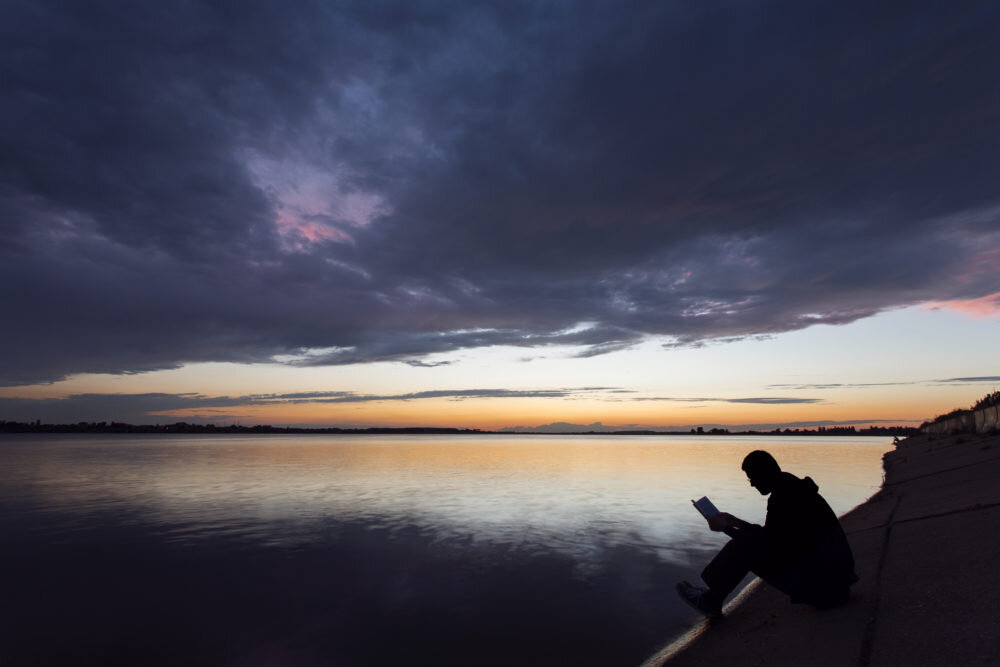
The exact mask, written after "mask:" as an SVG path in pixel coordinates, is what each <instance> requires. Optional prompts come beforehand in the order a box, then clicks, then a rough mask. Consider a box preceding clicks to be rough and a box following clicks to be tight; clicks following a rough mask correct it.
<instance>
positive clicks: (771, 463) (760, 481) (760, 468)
mask: <svg viewBox="0 0 1000 667" xmlns="http://www.w3.org/2000/svg"><path fill="white" fill-rule="evenodd" d="M743 472H745V473H746V474H747V479H749V480H750V486H752V487H753V488H755V489H757V490H758V491H759V492H760V495H762V496H766V495H767V494H769V493H771V491H772V490H773V489H774V483H775V482H776V481H778V476H779V475H781V468H780V467H778V462H777V461H775V460H774V457H773V456H771V455H770V454H768V453H767V452H765V451H763V450H760V449H758V450H757V451H754V452H750V453H749V454H747V455H746V458H744V459H743Z"/></svg>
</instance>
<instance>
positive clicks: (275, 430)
mask: <svg viewBox="0 0 1000 667" xmlns="http://www.w3.org/2000/svg"><path fill="white" fill-rule="evenodd" d="M918 432H919V429H918V428H916V427H913V426H868V427H866V428H861V429H858V428H855V427H854V426H820V427H818V428H816V429H803V428H796V429H791V428H785V429H781V428H776V429H774V430H770V431H752V430H751V431H730V430H729V429H726V428H712V429H708V430H705V429H703V428H701V427H699V428H697V429H691V430H690V431H655V430H623V431H584V432H580V431H567V432H565V433H544V434H543V433H522V434H520V435H579V436H587V435H699V436H700V435H770V436H776V435H778V436H784V435H816V436H825V435H840V436H844V435H848V436H850V435H866V436H900V437H905V436H909V435H914V434H916V433H918ZM0 433H136V434H141V433H168V434H180V433H219V434H241V435H242V434H247V435H252V434H276V435H282V434H289V435H292V434H300V433H301V434H309V433H314V434H333V435H336V434H345V435H360V434H372V435H389V434H400V435H421V434H426V435H488V434H497V435H511V434H510V433H507V432H504V433H499V432H497V431H483V430H481V429H476V428H439V427H429V426H411V427H402V428H390V427H372V428H339V427H328V428H322V427H321V428H302V427H296V426H271V425H268V424H258V425H255V426H241V425H238V424H232V425H230V426H216V425H215V424H189V423H187V422H176V423H174V424H127V423H124V422H106V421H102V422H77V423H75V424H43V423H42V422H41V420H36V421H33V422H18V421H3V420H0Z"/></svg>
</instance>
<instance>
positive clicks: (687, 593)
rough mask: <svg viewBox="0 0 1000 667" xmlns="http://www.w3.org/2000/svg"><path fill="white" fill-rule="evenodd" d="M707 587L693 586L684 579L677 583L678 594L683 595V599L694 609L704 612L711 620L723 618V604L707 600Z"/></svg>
mask: <svg viewBox="0 0 1000 667" xmlns="http://www.w3.org/2000/svg"><path fill="white" fill-rule="evenodd" d="M707 593H708V589H707V588H700V587H699V586H692V585H691V584H689V583H688V582H686V581H682V582H681V583H679V584H677V594H678V595H680V596H681V599H682V600H684V601H685V602H687V603H688V605H690V606H691V607H693V608H694V609H697V610H698V611H699V612H701V613H702V614H704V615H705V616H706V617H707V618H708V619H709V620H715V619H717V618H722V605H720V604H718V603H712V602H711V601H709V600H707V599H706V597H707V595H706V594H707Z"/></svg>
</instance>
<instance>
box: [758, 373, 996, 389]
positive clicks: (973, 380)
mask: <svg viewBox="0 0 1000 667" xmlns="http://www.w3.org/2000/svg"><path fill="white" fill-rule="evenodd" d="M996 382H1000V375H983V376H979V377H964V378H947V379H938V380H910V381H905V382H844V383H841V382H836V383H818V384H813V383H805V384H769V385H767V388H768V389H798V390H801V389H859V388H865V387H899V386H906V385H934V384H990V383H996Z"/></svg>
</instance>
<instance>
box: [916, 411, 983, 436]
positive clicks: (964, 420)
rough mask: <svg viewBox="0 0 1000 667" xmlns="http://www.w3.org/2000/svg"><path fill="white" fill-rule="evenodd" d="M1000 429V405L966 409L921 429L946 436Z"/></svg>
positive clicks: (931, 433) (929, 433) (935, 434)
mask: <svg viewBox="0 0 1000 667" xmlns="http://www.w3.org/2000/svg"><path fill="white" fill-rule="evenodd" d="M997 429H1000V405H990V406H987V407H984V408H979V409H978V410H966V411H963V412H961V413H960V414H957V415H955V416H954V417H951V418H948V419H941V420H940V421H934V422H931V423H930V424H925V425H924V426H923V427H922V428H921V429H920V430H921V431H923V432H924V433H927V434H928V435H934V436H938V437H940V436H945V435H956V434H959V433H980V434H986V433H993V432H996V431H997Z"/></svg>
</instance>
